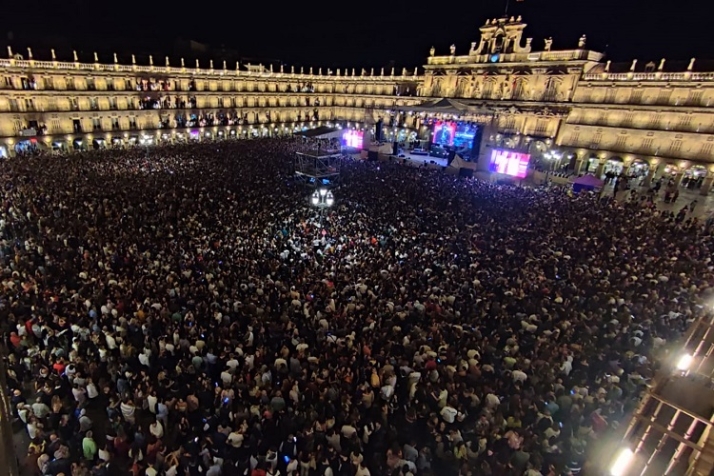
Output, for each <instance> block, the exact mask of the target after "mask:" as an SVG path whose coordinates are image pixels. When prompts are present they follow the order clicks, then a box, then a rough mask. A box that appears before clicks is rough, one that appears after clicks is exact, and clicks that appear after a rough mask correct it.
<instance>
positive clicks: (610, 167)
mask: <svg viewBox="0 0 714 476" xmlns="http://www.w3.org/2000/svg"><path fill="white" fill-rule="evenodd" d="M624 170H625V161H624V160H623V159H622V157H619V156H616V155H615V156H613V157H610V158H609V159H607V161H605V167H604V169H603V173H604V174H605V175H608V174H612V175H615V176H617V175H620V174H621V173H622V172H623V171H624Z"/></svg>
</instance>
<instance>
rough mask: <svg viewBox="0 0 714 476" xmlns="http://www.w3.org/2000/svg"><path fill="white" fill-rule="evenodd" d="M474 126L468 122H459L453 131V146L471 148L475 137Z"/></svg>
mask: <svg viewBox="0 0 714 476" xmlns="http://www.w3.org/2000/svg"><path fill="white" fill-rule="evenodd" d="M476 127H477V126H473V125H470V124H459V125H458V126H456V132H455V133H454V147H456V148H457V149H461V148H466V149H471V148H472V146H473V143H474V138H475V137H476Z"/></svg>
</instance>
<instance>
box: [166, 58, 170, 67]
mask: <svg viewBox="0 0 714 476" xmlns="http://www.w3.org/2000/svg"><path fill="white" fill-rule="evenodd" d="M169 66H170V65H169V57H168V56H167V57H166V67H167V68H168V67H169Z"/></svg>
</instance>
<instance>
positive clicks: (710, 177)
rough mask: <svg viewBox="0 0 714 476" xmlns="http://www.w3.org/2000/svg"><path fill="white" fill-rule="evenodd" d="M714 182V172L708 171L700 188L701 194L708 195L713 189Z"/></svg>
mask: <svg viewBox="0 0 714 476" xmlns="http://www.w3.org/2000/svg"><path fill="white" fill-rule="evenodd" d="M712 183H714V174H711V173H708V174H707V176H706V177H705V178H704V181H703V182H702V186H701V188H700V189H699V195H703V196H705V197H706V196H707V195H709V192H710V191H711V189H712Z"/></svg>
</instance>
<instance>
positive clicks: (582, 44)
mask: <svg viewBox="0 0 714 476" xmlns="http://www.w3.org/2000/svg"><path fill="white" fill-rule="evenodd" d="M587 39H588V37H587V36H586V35H583V36H581V37H580V40H578V48H580V49H581V50H582V49H583V48H585V42H586V41H587Z"/></svg>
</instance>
